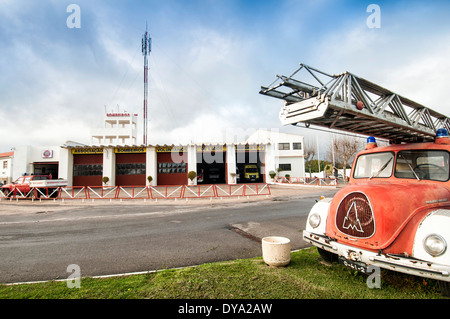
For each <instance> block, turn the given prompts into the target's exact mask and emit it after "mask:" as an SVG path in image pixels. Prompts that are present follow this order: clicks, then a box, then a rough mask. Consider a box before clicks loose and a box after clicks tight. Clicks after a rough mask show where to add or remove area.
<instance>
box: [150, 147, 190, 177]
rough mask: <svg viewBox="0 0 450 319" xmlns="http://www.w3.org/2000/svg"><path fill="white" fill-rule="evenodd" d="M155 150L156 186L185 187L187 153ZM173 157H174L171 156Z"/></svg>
mask: <svg viewBox="0 0 450 319" xmlns="http://www.w3.org/2000/svg"><path fill="white" fill-rule="evenodd" d="M163 150H164V149H163V148H161V149H157V150H156V151H157V154H158V155H157V161H158V185H186V184H187V182H188V179H187V152H176V153H175V152H163ZM172 155H174V156H172Z"/></svg>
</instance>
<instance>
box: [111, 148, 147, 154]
mask: <svg viewBox="0 0 450 319" xmlns="http://www.w3.org/2000/svg"><path fill="white" fill-rule="evenodd" d="M146 151H147V149H146V148H145V147H120V148H119V147H116V148H115V149H114V153H145V152H146Z"/></svg>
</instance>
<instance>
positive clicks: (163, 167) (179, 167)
mask: <svg viewBox="0 0 450 319" xmlns="http://www.w3.org/2000/svg"><path fill="white" fill-rule="evenodd" d="M186 169H187V168H186V163H184V162H182V163H158V173H159V174H177V173H186Z"/></svg>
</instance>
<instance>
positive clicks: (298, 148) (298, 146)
mask: <svg viewBox="0 0 450 319" xmlns="http://www.w3.org/2000/svg"><path fill="white" fill-rule="evenodd" d="M292 149H294V150H301V149H302V143H292Z"/></svg>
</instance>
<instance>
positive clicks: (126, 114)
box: [106, 113, 137, 117]
mask: <svg viewBox="0 0 450 319" xmlns="http://www.w3.org/2000/svg"><path fill="white" fill-rule="evenodd" d="M106 116H107V117H125V116H127V117H129V116H130V113H106ZM134 116H137V114H134Z"/></svg>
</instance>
